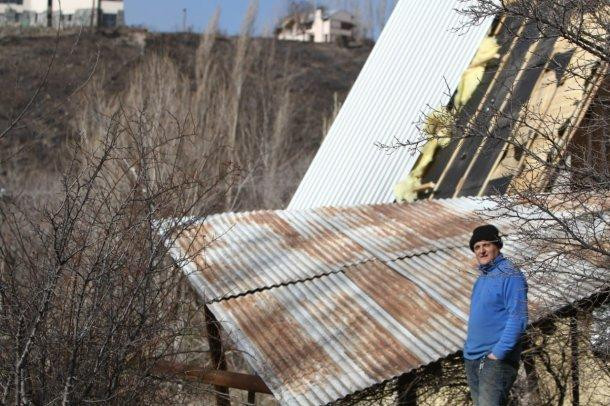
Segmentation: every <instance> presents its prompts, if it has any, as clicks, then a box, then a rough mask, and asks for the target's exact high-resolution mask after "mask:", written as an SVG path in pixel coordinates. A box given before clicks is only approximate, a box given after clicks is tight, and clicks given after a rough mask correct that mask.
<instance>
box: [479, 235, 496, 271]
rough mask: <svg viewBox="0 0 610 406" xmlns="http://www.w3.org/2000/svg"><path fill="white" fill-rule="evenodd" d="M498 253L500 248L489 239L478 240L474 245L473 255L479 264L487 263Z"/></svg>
mask: <svg viewBox="0 0 610 406" xmlns="http://www.w3.org/2000/svg"><path fill="white" fill-rule="evenodd" d="M499 253H500V249H499V248H498V246H497V245H496V244H494V243H493V242H491V241H485V240H483V241H478V242H477V243H476V244H475V245H474V256H475V257H476V258H477V262H478V263H479V265H487V264H489V263H490V262H491V261H493V260H494V258H495V257H497V256H498V254H499Z"/></svg>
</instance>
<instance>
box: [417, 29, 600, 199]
mask: <svg viewBox="0 0 610 406" xmlns="http://www.w3.org/2000/svg"><path fill="white" fill-rule="evenodd" d="M539 30H540V28H539V27H538V26H537V25H536V23H534V22H529V23H528V22H524V21H522V20H519V19H517V18H514V17H507V18H504V19H503V21H502V25H501V29H500V30H499V31H498V33H497V35H495V38H496V39H497V42H498V45H499V46H500V49H499V52H498V53H499V55H500V56H501V58H500V59H499V60H498V61H497V63H491V64H489V66H487V68H486V69H485V70H484V71H482V72H481V74H482V76H481V80H480V83H479V84H478V85H477V87H476V89H475V91H474V93H473V94H472V96H471V97H470V98H469V99H468V100H467V101H466V102H465V104H464V105H463V106H462V107H461V108H460V110H459V111H458V112H456V114H455V125H454V129H453V131H454V132H455V133H454V134H453V136H454V140H452V141H451V142H449V144H448V145H447V146H446V147H445V148H440V149H438V150H437V151H436V153H435V154H434V156H433V157H432V162H431V163H430V165H429V166H428V167H427V168H426V170H425V173H424V175H423V177H422V180H421V183H422V184H433V185H434V187H433V188H432V190H431V193H430V196H432V197H435V198H449V197H458V196H481V195H490V194H497V193H505V192H506V191H507V190H508V189H509V186H510V184H511V182H512V181H513V179H514V177H515V176H517V177H518V176H519V174H521V173H524V169H525V170H526V172H527V171H528V170H529V169H530V168H540V165H538V164H536V162H535V160H536V158H534V157H533V156H526V157H524V156H523V154H521V151H519V148H517V147H516V146H515V140H516V141H517V142H522V143H523V144H524V145H532V147H531V148H532V150H537V151H539V152H538V154H539V159H541V160H542V161H547V160H552V159H555V158H553V157H557V156H561V154H558V153H557V151H556V150H555V148H556V147H557V146H558V145H563V146H564V147H565V146H567V145H568V143H569V140H570V138H571V137H572V134H573V133H574V130H575V129H576V128H577V126H578V124H579V122H580V120H581V119H582V118H583V116H584V112H585V111H586V110H587V108H588V106H589V104H590V102H591V100H592V98H593V96H594V95H595V93H596V91H597V86H598V81H599V79H601V78H603V72H604V70H605V68H604V67H602V69H599V60H598V58H596V57H594V56H593V55H591V54H588V53H587V52H585V51H584V50H582V49H578V48H577V47H576V46H575V45H573V44H571V43H569V42H568V41H567V40H565V39H562V38H558V37H557V36H547V37H544V38H540V37H541V33H540V31H539ZM515 33H518V35H515ZM488 135H491V136H488ZM545 139H547V140H549V141H548V142H546V144H547V145H546V146H545V141H544V140H545ZM550 140H555V141H554V142H551V141H550ZM511 141H512V142H511ZM529 143H531V144H529ZM540 170H542V168H540ZM538 175H540V174H534V173H529V175H528V176H529V177H530V179H531V178H540V179H543V178H544V179H545V180H548V177H542V176H538ZM538 187H540V188H543V187H544V185H543V184H540V185H538Z"/></svg>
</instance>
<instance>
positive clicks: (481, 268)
mask: <svg viewBox="0 0 610 406" xmlns="http://www.w3.org/2000/svg"><path fill="white" fill-rule="evenodd" d="M503 260H504V256H503V255H502V254H498V256H497V257H495V258H494V259H492V260H491V261H490V262H489V263H487V264H485V265H479V271H481V272H483V273H489V272H490V271H491V270H492V269H494V268H495V267H496V266H497V265H498V264H499V263H500V262H502V261H503Z"/></svg>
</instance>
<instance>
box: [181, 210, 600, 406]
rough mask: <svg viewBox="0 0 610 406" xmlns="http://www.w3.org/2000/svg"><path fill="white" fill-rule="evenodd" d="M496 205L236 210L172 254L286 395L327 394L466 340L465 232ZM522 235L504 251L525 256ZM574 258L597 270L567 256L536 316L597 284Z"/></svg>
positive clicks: (314, 399)
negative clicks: (583, 278)
mask: <svg viewBox="0 0 610 406" xmlns="http://www.w3.org/2000/svg"><path fill="white" fill-rule="evenodd" d="M490 208H491V207H490V203H489V202H488V201H486V200H482V199H468V198H462V199H452V200H436V201H432V200H430V201H420V202H416V203H413V204H409V205H399V204H394V205H373V206H360V207H345V208H320V209H308V210H302V211H291V212H289V211H260V212H251V213H240V214H234V213H228V214H222V215H216V216H212V217H210V218H208V219H207V220H206V221H205V222H203V223H196V224H195V225H193V227H192V228H191V230H189V233H187V234H186V235H184V236H183V237H182V238H180V239H179V240H178V241H177V245H176V247H175V249H174V251H173V254H174V256H175V257H176V259H178V260H182V263H183V264H184V263H185V262H184V256H185V255H190V259H191V261H190V262H187V263H186V265H185V267H184V269H185V271H186V272H187V273H188V275H189V278H190V280H191V282H192V283H193V285H194V286H195V287H196V288H197V290H198V291H199V292H200V294H201V295H202V296H203V297H204V299H205V300H206V301H207V303H209V306H210V309H211V310H212V312H213V313H214V314H215V316H216V317H217V319H218V320H219V321H220V322H221V323H223V326H224V328H225V329H226V331H227V332H228V333H229V335H230V336H231V337H232V338H233V339H234V341H235V342H236V344H237V346H238V348H240V349H241V350H242V351H243V353H244V354H246V358H247V360H248V361H249V363H250V364H251V365H252V367H253V369H254V370H256V372H257V373H258V374H259V375H260V376H261V378H262V379H263V380H264V381H265V382H266V383H267V385H268V386H269V388H270V389H271V390H272V391H273V393H274V395H275V396H276V397H277V398H278V399H279V400H280V401H281V402H283V403H286V404H311V405H316V404H325V403H328V402H331V401H334V400H337V399H340V398H342V397H344V396H346V395H348V394H351V393H354V392H357V391H359V390H363V389H365V388H367V387H369V386H371V385H374V384H376V383H379V382H382V381H385V380H388V379H391V378H393V377H396V376H398V375H401V374H403V373H405V372H408V371H410V370H412V369H414V368H417V367H419V366H422V365H426V364H428V363H430V362H432V361H435V360H438V359H440V358H444V357H446V356H447V355H449V354H452V353H455V352H456V351H459V350H460V349H461V348H462V344H463V341H464V339H465V335H466V321H467V315H468V307H469V302H470V290H471V287H472V284H473V282H474V280H475V278H476V276H477V270H476V265H475V263H474V260H473V258H472V253H471V252H470V250H469V248H468V239H469V236H470V233H471V230H472V228H473V227H474V226H476V225H479V224H481V222H482V221H481V219H480V218H479V217H478V216H477V211H478V210H481V209H487V210H489V209H490ZM496 224H498V223H497V222H496ZM499 226H500V229H501V230H503V231H505V232H507V231H508V232H510V230H511V227H512V225H511V224H506V223H505V224H502V223H500V224H499ZM518 243H519V242H518V241H512V240H510V239H507V241H506V242H505V249H504V250H503V252H505V253H506V254H507V256H508V257H512V258H521V256H522V254H523V253H524V252H525V251H526V250H524V249H523V247H519V246H518ZM198 250H200V251H198ZM579 266H581V268H582V272H591V266H589V265H587V264H585V263H581V264H578V263H576V262H574V263H570V273H563V274H560V275H557V276H556V284H555V288H554V289H553V291H552V292H550V291H548V290H545V289H544V284H541V283H538V281H537V280H530V310H531V312H532V315H533V318H534V319H535V318H537V317H539V316H540V315H541V313H540V311H541V310H542V309H548V307H546V306H543V305H545V304H546V302H548V301H549V300H552V301H553V303H554V304H555V305H556V306H560V305H561V304H564V303H568V302H570V301H574V300H578V299H580V298H583V297H586V296H587V295H590V294H591V293H592V292H594V291H595V290H596V289H597V288H598V286H597V285H596V284H595V283H587V284H580V285H578V286H577V285H576V284H575V283H574V281H575V280H576V279H577V278H576V276H575V274H576V273H578V272H579V270H578V267H579ZM565 267H566V266H565V264H562V263H557V268H558V269H563V268H565Z"/></svg>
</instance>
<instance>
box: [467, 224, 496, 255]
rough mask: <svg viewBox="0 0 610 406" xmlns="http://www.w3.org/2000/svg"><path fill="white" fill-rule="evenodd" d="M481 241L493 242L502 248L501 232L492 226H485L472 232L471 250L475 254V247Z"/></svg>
mask: <svg viewBox="0 0 610 406" xmlns="http://www.w3.org/2000/svg"><path fill="white" fill-rule="evenodd" d="M479 241H489V242H493V243H494V244H496V245H497V246H498V248H502V239H501V238H500V231H499V230H498V229H497V228H496V226H493V225H491V224H485V225H484V226H479V227H477V228H475V229H474V230H472V237H470V250H471V251H473V252H474V245H475V244H476V243H477V242H479Z"/></svg>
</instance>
